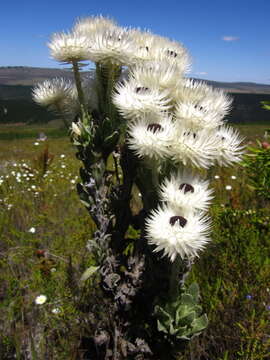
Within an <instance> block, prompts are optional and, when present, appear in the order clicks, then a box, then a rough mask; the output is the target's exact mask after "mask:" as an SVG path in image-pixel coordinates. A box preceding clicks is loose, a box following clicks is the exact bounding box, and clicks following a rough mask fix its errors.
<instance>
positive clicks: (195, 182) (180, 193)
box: [160, 171, 213, 213]
mask: <svg viewBox="0 0 270 360" xmlns="http://www.w3.org/2000/svg"><path fill="white" fill-rule="evenodd" d="M212 194H213V190H212V189H209V182H208V181H206V180H201V179H200V178H199V177H198V176H196V175H192V174H191V173H189V172H187V171H185V172H178V173H176V174H173V175H171V177H170V178H167V179H165V180H164V182H163V184H162V185H161V187H160V199H161V201H164V202H166V203H167V204H168V206H170V207H171V208H173V209H182V210H183V211H184V212H186V213H189V212H194V211H195V210H196V211H197V210H198V211H206V210H207V209H208V207H209V205H210V201H211V200H212V198H213V196H212Z"/></svg>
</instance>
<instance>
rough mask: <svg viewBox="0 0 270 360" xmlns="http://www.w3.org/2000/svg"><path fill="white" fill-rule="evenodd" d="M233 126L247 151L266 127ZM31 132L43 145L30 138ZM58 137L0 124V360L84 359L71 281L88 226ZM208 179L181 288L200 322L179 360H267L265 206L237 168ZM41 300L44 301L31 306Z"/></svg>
mask: <svg viewBox="0 0 270 360" xmlns="http://www.w3.org/2000/svg"><path fill="white" fill-rule="evenodd" d="M237 127H238V128H239V130H240V132H241V133H242V134H243V135H244V136H245V142H246V143H249V145H251V144H256V140H257V139H260V140H263V139H264V138H263V136H264V134H265V130H266V128H267V126H265V125H256V124H249V125H238V126H237ZM269 127H270V126H269ZM40 133H45V134H46V135H47V137H48V138H47V140H46V141H38V140H37V138H38V136H39V134H40ZM65 133H66V130H64V129H63V128H61V123H59V121H54V122H51V123H49V124H48V125H47V126H41V125H40V126H38V125H31V126H30V125H29V126H28V125H23V124H16V125H15V126H14V125H13V126H11V125H1V127H0V249H1V250H0V298H1V301H0V306H1V308H0V310H1V311H0V314H1V315H0V359H3V360H4V359H14V358H15V355H16V358H17V359H26V358H27V357H26V354H27V353H29V352H30V353H32V358H33V359H40V360H44V359H47V358H48V359H53V360H62V359H63V360H64V359H74V360H77V359H86V358H87V357H83V356H84V355H83V354H84V350H86V349H85V347H84V339H85V338H87V336H89V332H90V328H89V321H90V320H89V318H90V313H91V309H89V308H88V306H87V301H88V299H89V297H91V281H87V282H86V283H85V284H84V286H78V282H79V279H80V277H81V275H82V273H83V272H84V270H85V269H86V268H87V267H89V266H90V265H91V264H92V258H91V253H89V252H87V251H86V244H87V241H88V240H89V239H91V236H92V233H93V231H94V226H93V223H92V222H91V220H90V218H89V215H88V213H87V211H86V210H85V208H84V206H83V205H82V204H81V203H80V201H79V199H78V196H77V193H76V183H77V182H78V181H79V178H78V174H79V167H80V164H79V162H78V160H77V159H76V157H75V153H76V151H75V149H74V148H73V146H72V145H71V143H70V140H69V138H68V136H67V135H66V134H65ZM269 156H270V155H269ZM209 178H210V180H211V184H212V186H213V187H214V188H215V194H216V197H215V200H214V201H213V205H212V208H211V215H212V218H213V232H212V243H211V244H210V245H209V247H208V248H207V250H206V251H205V252H204V253H202V254H201V257H200V258H199V259H197V260H196V262H195V264H194V266H193V270H192V272H191V273H190V275H189V278H188V281H190V282H192V281H194V280H196V281H197V282H198V283H199V285H200V289H201V296H202V299H201V301H202V304H203V308H204V311H205V312H206V313H207V314H208V317H209V320H210V324H209V327H208V328H207V330H206V331H205V332H203V334H202V335H201V336H200V337H197V338H194V339H193V340H192V341H191V343H190V346H189V347H187V349H186V352H185V354H183V355H182V356H181V357H179V360H191V359H196V360H240V359H243V360H260V359H269V358H270V337H269V335H270V325H269V324H270V323H269V316H270V289H269V286H270V285H269V284H270V260H269V249H270V208H269V201H268V202H267V201H266V200H265V199H263V198H261V197H259V196H258V195H256V193H255V192H254V191H253V188H252V186H251V185H250V178H249V175H248V174H247V172H246V170H245V169H244V168H243V167H242V166H241V165H238V166H236V167H234V168H225V169H218V170H217V169H215V168H213V169H210V171H209ZM226 186H231V188H230V189H229V190H226ZM134 196H135V197H136V195H134ZM134 200H135V202H136V198H135V199H134ZM41 294H43V295H46V297H47V301H46V303H45V304H43V305H37V304H36V303H35V299H36V298H37V297H38V296H39V295H41ZM46 352H47V353H48V354H49V355H48V356H49V357H45V354H46ZM33 354H34V355H33ZM37 354H43V355H42V356H43V358H39V357H38V355H37ZM168 360H169V359H168Z"/></svg>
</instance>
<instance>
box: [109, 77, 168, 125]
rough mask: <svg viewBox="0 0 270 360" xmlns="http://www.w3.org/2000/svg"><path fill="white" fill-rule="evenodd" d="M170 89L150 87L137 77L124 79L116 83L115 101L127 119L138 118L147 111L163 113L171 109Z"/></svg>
mask: <svg viewBox="0 0 270 360" xmlns="http://www.w3.org/2000/svg"><path fill="white" fill-rule="evenodd" d="M168 95H169V92H168V90H160V89H159V88H158V87H149V86H148V85H147V84H145V83H139V82H137V81H136V80H135V79H130V80H124V81H123V82H119V83H118V84H117V85H116V88H115V91H114V93H113V102H114V104H115V106H116V107H118V109H119V111H120V113H121V114H122V115H123V116H124V117H125V118H127V119H136V118H140V117H141V116H144V115H145V114H146V113H155V114H158V113H162V112H164V111H167V110H169V109H170V105H169V102H170V98H169V96H168Z"/></svg>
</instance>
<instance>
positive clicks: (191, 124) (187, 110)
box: [175, 102, 222, 131]
mask: <svg viewBox="0 0 270 360" xmlns="http://www.w3.org/2000/svg"><path fill="white" fill-rule="evenodd" d="M175 117H176V121H178V122H179V123H180V124H181V125H182V126H183V127H186V128H190V129H191V130H193V131H197V130H202V129H215V128H217V127H218V126H220V125H221V124H222V117H221V116H220V115H219V114H218V113H217V112H215V111H211V110H209V109H207V108H204V107H203V106H201V105H197V104H194V103H192V102H190V103H186V102H181V103H178V104H177V106H176V110H175Z"/></svg>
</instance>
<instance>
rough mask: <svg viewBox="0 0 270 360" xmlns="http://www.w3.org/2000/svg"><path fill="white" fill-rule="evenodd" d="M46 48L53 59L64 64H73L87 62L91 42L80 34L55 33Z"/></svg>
mask: <svg viewBox="0 0 270 360" xmlns="http://www.w3.org/2000/svg"><path fill="white" fill-rule="evenodd" d="M48 47H49V48H50V50H51V55H52V57H53V58H54V59H56V60H58V61H60V62H64V63H73V62H80V61H84V60H89V50H90V47H91V42H90V40H89V38H88V37H87V36H85V35H83V34H81V33H76V32H72V33H56V34H53V36H52V39H51V41H50V42H49V43H48Z"/></svg>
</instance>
